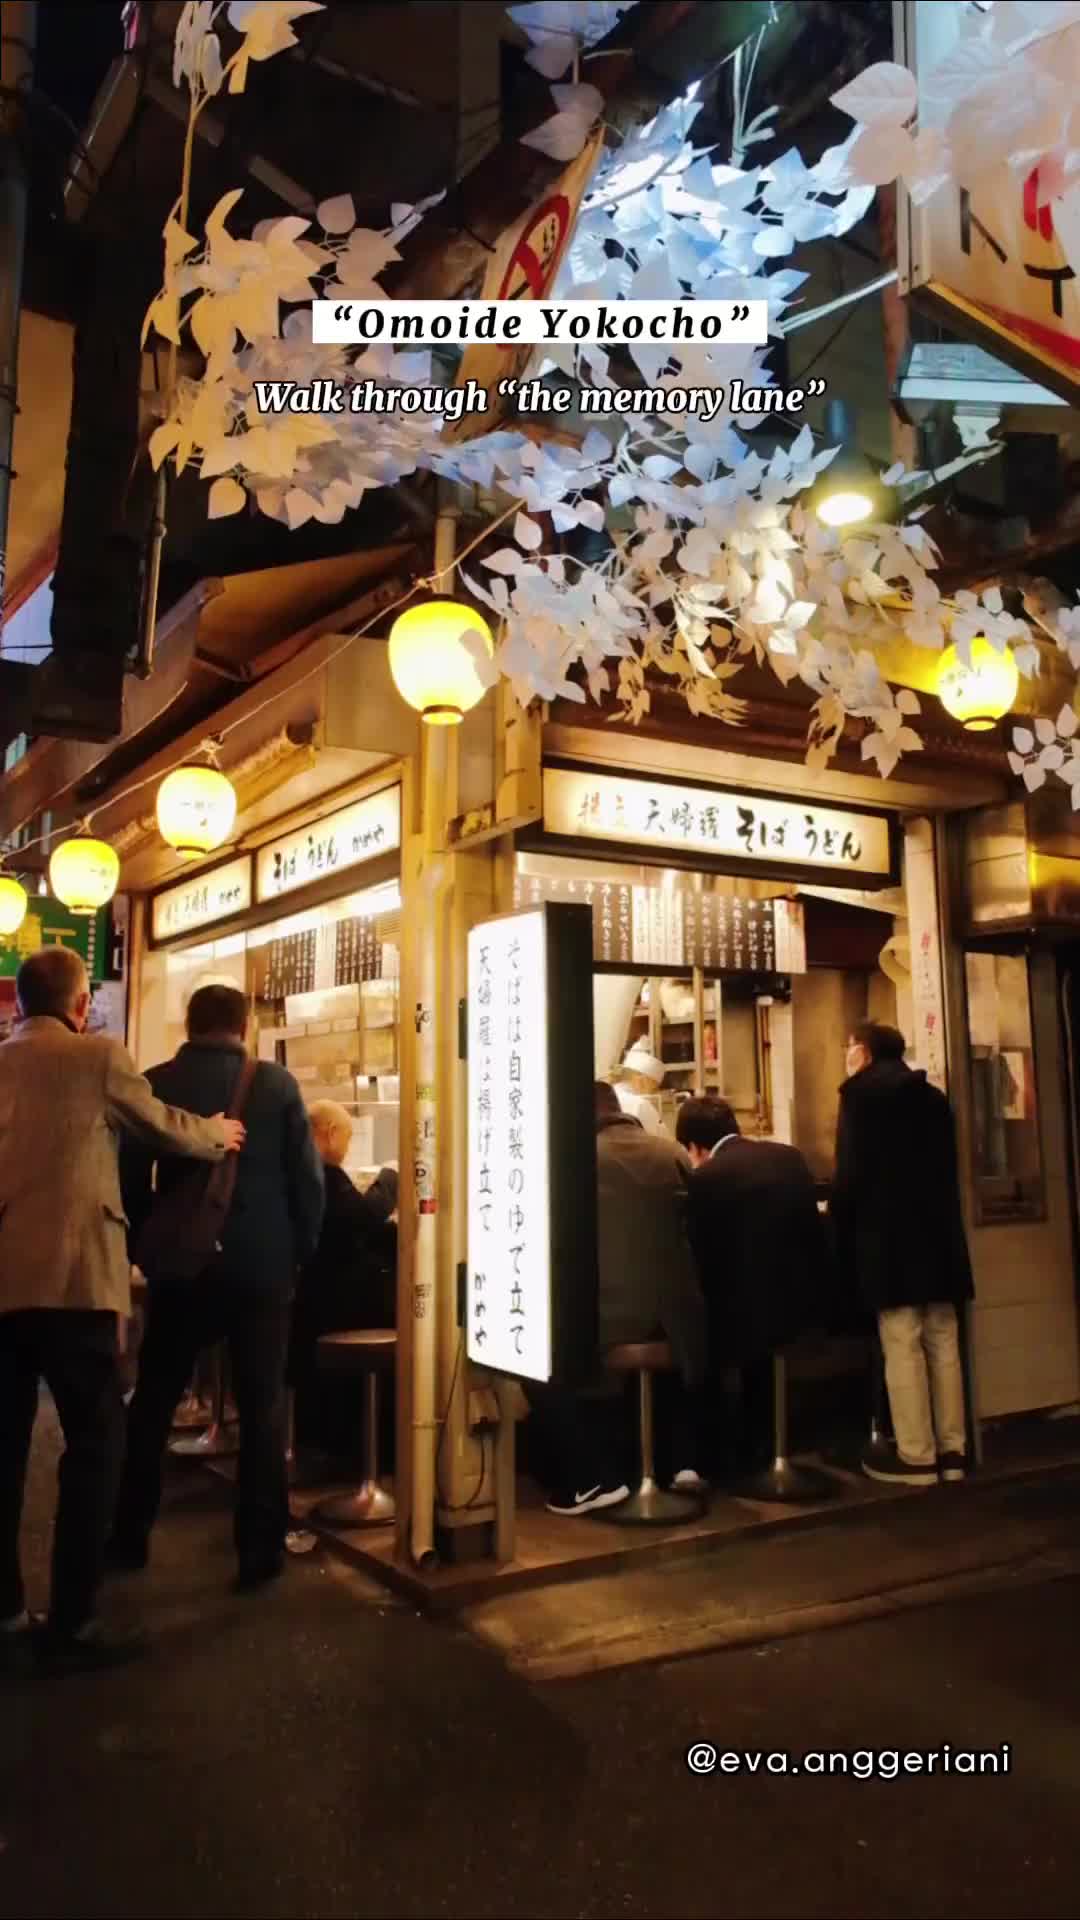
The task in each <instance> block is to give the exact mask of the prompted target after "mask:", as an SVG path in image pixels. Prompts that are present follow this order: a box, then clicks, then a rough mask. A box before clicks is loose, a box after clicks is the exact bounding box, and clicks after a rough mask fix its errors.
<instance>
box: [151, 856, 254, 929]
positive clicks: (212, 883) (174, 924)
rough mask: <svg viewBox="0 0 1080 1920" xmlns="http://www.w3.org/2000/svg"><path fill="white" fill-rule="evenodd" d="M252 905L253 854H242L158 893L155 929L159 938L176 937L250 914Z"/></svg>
mask: <svg viewBox="0 0 1080 1920" xmlns="http://www.w3.org/2000/svg"><path fill="white" fill-rule="evenodd" d="M250 905H251V857H250V855H249V854H246V853H245V854H241V855H240V857H239V859H236V860H229V861H227V862H226V864H225V865H224V866H222V867H215V868H214V869H213V871H212V872H210V873H196V874H193V875H192V877H191V879H190V880H184V881H182V882H181V884H180V885H179V886H178V887H166V889H165V891H164V892H163V893H158V894H155V896H154V903H153V907H152V910H151V930H152V933H153V937H154V939H155V940H176V939H179V937H180V936H181V935H182V934H185V933H195V932H196V931H197V930H198V928H199V927H206V926H210V925H211V924H212V923H213V922H214V921H215V920H225V919H227V918H228V917H229V916H230V915H231V914H234V913H246V912H247V909H248V908H249V907H250Z"/></svg>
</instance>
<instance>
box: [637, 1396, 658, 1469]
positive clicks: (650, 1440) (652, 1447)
mask: <svg viewBox="0 0 1080 1920" xmlns="http://www.w3.org/2000/svg"><path fill="white" fill-rule="evenodd" d="M638 1405H639V1408H640V1415H641V1484H642V1486H645V1484H646V1483H648V1485H649V1486H650V1487H651V1486H652V1485H653V1482H654V1481H655V1479H656V1436H655V1433H654V1431H653V1396H652V1374H651V1373H650V1372H649V1370H648V1368H647V1367H642V1368H641V1370H640V1372H639V1374H638Z"/></svg>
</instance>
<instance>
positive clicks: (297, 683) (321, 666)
mask: <svg viewBox="0 0 1080 1920" xmlns="http://www.w3.org/2000/svg"><path fill="white" fill-rule="evenodd" d="M524 504H525V502H524V501H523V500H512V501H511V503H510V505H509V506H508V507H507V508H506V510H505V512H503V513H500V514H499V515H498V516H497V518H496V519H494V520H491V521H489V522H488V524H487V525H486V526H485V527H482V528H481V530H480V532H479V533H478V534H477V535H476V537H475V539H473V540H470V542H469V544H468V546H466V547H463V548H462V550H461V552H460V553H459V554H457V555H455V558H454V563H453V564H454V566H458V565H460V563H461V561H463V560H467V559H468V557H469V555H470V553H472V552H474V551H475V549H476V548H477V547H478V546H480V545H481V544H482V542H483V541H485V540H486V539H487V538H488V535H489V534H492V533H494V531H495V529H496V527H500V526H501V525H502V523H503V521H504V520H508V519H509V518H510V515H511V514H512V513H517V512H518V511H519V510H520V508H521V507H523V506H524ZM442 577H443V576H442V575H441V574H423V575H419V576H418V577H417V578H416V579H415V580H413V581H412V582H411V583H410V585H409V586H408V587H406V589H405V592H404V593H402V594H399V595H398V597H397V599H396V600H392V601H391V602H390V604H389V606H386V607H379V609H378V610H377V612H375V613H373V614H372V616H371V618H370V620H365V621H364V624H363V626H360V627H357V628H356V629H355V631H354V632H352V633H349V634H346V635H345V637H344V638H343V640H342V641H341V644H340V646H337V647H334V648H333V649H332V650H331V652H330V653H328V654H327V655H326V658H325V659H324V660H319V661H317V662H316V664H315V665H314V666H313V667H310V668H309V669H308V671H307V673H304V674H301V676H300V678H299V679H298V680H293V681H291V682H290V683H289V685H288V686H287V687H279V688H278V690H277V692H276V693H270V694H267V696H266V698H265V700H261V701H259V703H258V705H257V706H254V707H252V708H250V709H248V710H247V711H245V712H244V713H242V714H239V715H238V716H237V718H236V719H235V720H231V721H230V722H229V724H228V725H227V726H224V727H220V728H219V729H218V730H217V733H216V734H215V739H216V740H217V742H218V743H219V745H220V743H221V742H222V741H224V740H225V739H227V737H228V735H229V734H230V733H232V732H233V731H234V730H235V728H237V727H245V726H247V725H248V724H249V723H250V722H251V721H252V720H254V719H255V718H256V717H257V716H258V715H259V714H260V713H263V712H265V710H266V708H267V707H271V706H273V704H274V702H275V701H276V700H281V699H283V698H284V697H285V695H286V694H291V693H295V692H296V689H297V688H298V687H302V686H304V685H305V684H306V683H307V681H309V680H313V679H314V678H315V676H316V674H319V673H324V672H325V671H326V669H327V668H328V667H331V666H332V665H333V663H334V661H335V660H340V658H341V656H342V654H343V653H347V652H348V650H349V648H350V647H351V646H352V644H353V641H354V640H359V639H361V638H362V637H363V635H364V634H365V633H368V632H370V630H371V628H372V627H373V626H375V625H376V624H377V623H378V622H379V621H381V620H385V619H386V617H387V615H388V614H391V613H396V612H397V609H398V608H399V607H403V606H404V605H405V602H406V601H407V600H411V599H412V598H413V595H414V594H417V593H420V592H423V591H425V590H430V589H432V588H434V587H435V586H437V584H438V582H439V580H440V579H441V578H442ZM186 765H187V756H186V755H181V757H180V759H178V760H174V761H173V762H172V763H171V765H170V766H168V767H166V768H164V769H163V770H162V771H161V772H156V773H148V774H145V775H144V777H143V778H142V779H141V780H134V781H132V783H131V785H130V786H127V787H123V788H122V789H121V791H120V792H119V793H114V794H110V795H109V796H108V797H107V798H106V799H103V800H99V801H98V802H97V804H96V806H93V807H89V808H87V810H86V812H85V813H83V814H79V815H77V816H76V819H75V821H74V822H73V824H74V826H75V828H76V830H77V832H85V831H88V830H89V828H90V825H91V823H92V822H93V821H94V820H95V819H96V818H97V816H98V814H99V813H104V812H105V810H106V808H108V807H116V806H119V804H120V802H121V801H122V800H129V799H131V797H132V795H134V794H136V793H141V792H142V790H143V788H144V787H149V786H152V785H154V784H155V783H156V782H157V781H159V780H163V779H164V778H165V777H166V775H167V774H170V773H173V772H175V770H176V768H177V767H183V766H186ZM57 831H58V830H57V829H56V828H53V829H51V830H50V832H49V833H47V834H46V833H41V834H38V835H36V836H35V838H34V839H32V840H27V841H24V843H23V847H22V848H20V852H22V851H23V850H24V849H25V848H29V847H36V846H42V845H44V844H45V842H46V841H48V840H52V839H55V837H56V833H57ZM61 831H62V829H61Z"/></svg>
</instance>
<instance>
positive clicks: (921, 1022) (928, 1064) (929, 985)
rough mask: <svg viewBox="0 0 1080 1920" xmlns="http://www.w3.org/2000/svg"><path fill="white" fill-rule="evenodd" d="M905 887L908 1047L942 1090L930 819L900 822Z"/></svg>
mask: <svg viewBox="0 0 1080 1920" xmlns="http://www.w3.org/2000/svg"><path fill="white" fill-rule="evenodd" d="M904 890H905V893H906V895H907V910H908V933H909V937H910V940H911V999H912V1009H913V1012H914V1016H915V1032H914V1035H913V1037H912V1047H911V1051H912V1052H913V1054H914V1056H915V1064H916V1066H919V1067H923V1068H925V1071H926V1077H927V1079H928V1080H929V1081H931V1083H932V1084H933V1085H934V1086H935V1087H940V1088H941V1091H942V1092H943V1093H947V1092H948V1090H949V1081H948V1064H947V1061H946V1057H945V996H944V990H943V986H942V978H941V929H940V924H939V919H938V903H937V869H936V863H935V860H934V829H933V827H932V825H931V823H930V821H929V820H909V821H908V822H907V823H906V825H905V828H904Z"/></svg>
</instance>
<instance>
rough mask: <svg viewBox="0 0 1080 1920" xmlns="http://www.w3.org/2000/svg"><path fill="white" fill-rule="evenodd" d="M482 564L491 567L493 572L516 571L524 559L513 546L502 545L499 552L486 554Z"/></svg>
mask: <svg viewBox="0 0 1080 1920" xmlns="http://www.w3.org/2000/svg"><path fill="white" fill-rule="evenodd" d="M482 565H483V566H485V567H489V568H490V570H491V572H492V573H516V572H517V570H518V568H519V567H520V566H521V565H522V559H521V555H520V553H515V552H514V549H513V547H500V548H499V550H498V552H497V553H489V554H485V555H484V556H483V559H482Z"/></svg>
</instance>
